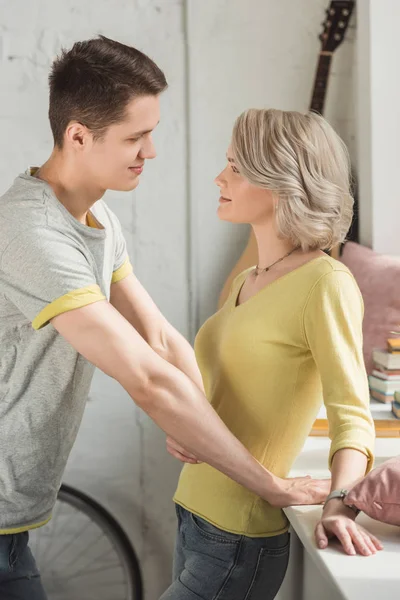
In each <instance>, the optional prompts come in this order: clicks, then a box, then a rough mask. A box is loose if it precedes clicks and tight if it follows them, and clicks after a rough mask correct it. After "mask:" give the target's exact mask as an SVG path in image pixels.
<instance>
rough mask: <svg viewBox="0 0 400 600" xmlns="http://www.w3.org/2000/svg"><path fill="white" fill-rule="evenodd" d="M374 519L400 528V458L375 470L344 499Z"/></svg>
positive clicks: (391, 460)
mask: <svg viewBox="0 0 400 600" xmlns="http://www.w3.org/2000/svg"><path fill="white" fill-rule="evenodd" d="M344 502H345V504H354V505H355V506H356V507H357V508H359V509H360V510H362V511H363V512H365V514H367V515H368V516H369V517H371V518H372V519H376V520H377V521H382V522H383V523H389V524H390V525H399V526H400V456H396V457H395V458H391V459H390V460H387V461H386V462H384V463H383V464H382V465H381V466H380V467H377V468H376V469H373V470H372V471H371V472H370V473H368V475H366V477H364V479H362V480H361V481H360V482H359V483H357V484H356V485H355V486H354V487H353V488H352V489H351V490H350V491H349V493H348V495H347V496H346V497H345V499H344Z"/></svg>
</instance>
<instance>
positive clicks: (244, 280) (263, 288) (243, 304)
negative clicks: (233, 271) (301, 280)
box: [232, 256, 327, 310]
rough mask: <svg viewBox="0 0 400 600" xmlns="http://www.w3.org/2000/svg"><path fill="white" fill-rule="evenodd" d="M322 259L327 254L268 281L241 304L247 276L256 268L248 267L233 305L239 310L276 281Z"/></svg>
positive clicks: (234, 308) (325, 257)
mask: <svg viewBox="0 0 400 600" xmlns="http://www.w3.org/2000/svg"><path fill="white" fill-rule="evenodd" d="M321 259H324V260H326V259H327V256H316V257H315V258H312V259H311V260H308V261H307V262H305V263H303V264H302V265H299V266H298V267H296V268H295V269H292V270H291V271H289V272H288V273H285V274H284V275H281V276H280V277H278V278H277V279H274V281H271V283H267V284H266V285H264V287H262V288H261V290H258V292H256V293H255V294H253V295H252V296H250V298H248V299H247V300H245V301H244V302H242V303H241V304H238V299H239V296H240V292H241V291H242V288H243V286H244V284H245V283H246V281H247V277H248V276H249V274H250V272H251V271H252V270H253V268H254V267H251V269H248V270H247V271H245V273H246V275H245V278H244V279H243V281H242V283H241V284H240V286H239V289H238V291H237V292H236V293H235V294H234V297H233V307H232V308H233V310H237V309H239V308H241V307H242V306H245V305H246V304H248V303H249V302H251V301H252V300H253V298H257V296H259V295H260V294H262V293H263V292H265V290H267V289H270V288H271V287H273V286H274V284H275V283H278V282H279V281H283V280H284V279H287V278H288V277H289V276H290V275H293V274H295V273H298V272H299V271H301V270H302V269H303V268H304V267H307V266H308V265H310V264H311V263H314V262H316V261H317V260H321Z"/></svg>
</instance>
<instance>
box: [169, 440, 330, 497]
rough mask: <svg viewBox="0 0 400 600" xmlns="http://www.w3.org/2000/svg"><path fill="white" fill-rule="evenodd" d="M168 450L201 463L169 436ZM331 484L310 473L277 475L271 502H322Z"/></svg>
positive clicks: (181, 458) (172, 453)
mask: <svg viewBox="0 0 400 600" xmlns="http://www.w3.org/2000/svg"><path fill="white" fill-rule="evenodd" d="M167 450H168V452H169V453H170V454H171V456H173V457H174V458H177V459H178V460H180V461H181V462H184V463H189V464H199V463H201V461H200V460H197V458H196V457H195V456H194V454H191V453H190V452H188V451H187V450H186V449H185V448H184V447H183V446H181V445H180V444H178V442H175V440H173V439H172V438H171V437H167ZM330 484H331V480H330V479H311V477H310V476H309V475H307V476H306V477H294V478H292V479H281V478H280V477H276V479H275V485H274V491H273V493H272V494H271V499H270V501H269V503H270V504H271V505H272V506H276V507H278V508H285V507H286V506H296V505H300V504H321V503H322V502H323V501H324V500H325V498H326V497H327V495H328V494H329V490H330Z"/></svg>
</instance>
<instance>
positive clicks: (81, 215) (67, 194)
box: [35, 150, 105, 224]
mask: <svg viewBox="0 0 400 600" xmlns="http://www.w3.org/2000/svg"><path fill="white" fill-rule="evenodd" d="M35 177H37V178H38V179H42V180H43V181H46V183H48V184H49V185H50V187H51V188H52V189H53V192H54V194H55V195H56V197H57V199H58V200H59V202H61V204H63V205H64V206H65V208H66V209H67V210H68V211H69V212H70V213H71V215H72V216H73V217H75V219H77V220H78V221H80V222H81V223H84V224H86V222H87V219H86V215H87V212H88V211H89V210H90V208H91V206H93V204H94V203H95V202H97V200H99V199H100V198H101V197H102V196H103V195H104V192H105V190H101V189H98V188H97V189H95V187H94V186H92V187H90V185H88V183H87V180H85V179H84V177H83V174H81V173H80V171H79V169H77V168H76V165H75V164H72V161H71V159H69V158H68V157H66V156H64V155H63V153H62V151H60V150H54V151H53V153H52V154H51V156H50V158H49V159H48V160H47V161H46V162H45V163H44V164H43V165H42V166H41V167H40V168H39V170H38V171H37V172H36V174H35Z"/></svg>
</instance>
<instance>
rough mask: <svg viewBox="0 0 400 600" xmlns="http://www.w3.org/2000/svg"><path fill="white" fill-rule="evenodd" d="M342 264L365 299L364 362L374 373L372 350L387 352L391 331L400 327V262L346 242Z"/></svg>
mask: <svg viewBox="0 0 400 600" xmlns="http://www.w3.org/2000/svg"><path fill="white" fill-rule="evenodd" d="M341 261H342V262H343V263H344V264H345V265H346V266H347V267H348V268H349V269H350V271H351V272H352V274H353V275H354V278H355V280H356V281H357V283H358V286H359V288H360V290H361V294H362V296H363V299H364V304H365V315H364V323H363V333H364V360H365V366H366V368H367V371H368V373H371V372H372V369H373V361H372V350H373V349H374V348H386V340H387V338H388V337H389V331H391V330H393V329H395V328H396V327H398V326H399V324H400V293H399V290H400V258H397V257H394V256H386V255H384V254H377V253H376V252H374V251H373V250H371V249H370V248H366V247H365V246H360V245H359V244H355V243H354V242H347V243H346V244H345V246H344V249H343V255H342V257H341Z"/></svg>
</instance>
